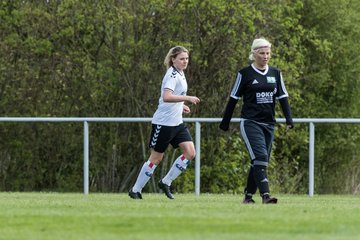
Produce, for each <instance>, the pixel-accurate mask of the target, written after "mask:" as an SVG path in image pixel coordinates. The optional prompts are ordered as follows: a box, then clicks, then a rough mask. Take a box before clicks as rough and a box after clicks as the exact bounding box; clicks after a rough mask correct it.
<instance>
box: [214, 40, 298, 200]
mask: <svg viewBox="0 0 360 240" xmlns="http://www.w3.org/2000/svg"><path fill="white" fill-rule="evenodd" d="M270 55H271V44H270V43H269V41H267V40H266V39H264V38H258V39H255V40H254V41H253V44H252V46H251V53H250V56H249V59H250V60H251V61H253V63H252V64H251V65H250V66H247V67H245V68H243V69H241V70H240V71H238V73H237V75H236V79H235V84H234V86H233V88H232V90H231V93H230V99H229V102H228V104H227V106H226V109H225V113H224V117H223V119H222V122H221V123H220V126H219V127H220V129H222V130H224V131H227V130H228V129H229V123H230V120H231V118H232V114H233V111H234V108H235V105H236V103H237V102H238V100H239V99H240V98H242V100H243V105H242V110H241V121H240V132H241V136H242V138H243V140H244V142H245V145H246V148H247V150H248V152H249V156H250V159H251V166H250V170H249V175H248V179H247V184H246V188H245V191H244V192H245V197H244V200H243V203H245V204H251V203H255V201H254V200H253V198H252V196H253V194H255V192H256V190H257V188H259V191H260V195H261V197H262V202H263V203H265V204H266V203H273V204H276V203H277V199H276V198H274V197H271V196H270V189H269V181H268V179H267V166H268V164H269V159H270V153H271V147H272V143H273V140H274V126H275V100H276V99H278V100H279V102H280V105H281V108H282V111H283V113H284V116H285V118H286V124H287V126H288V128H293V121H292V117H291V110H290V106H289V103H288V100H287V99H288V93H287V91H286V88H285V85H284V82H283V78H282V75H281V72H280V70H279V69H276V68H274V67H271V66H269V65H268V62H269V60H270Z"/></svg>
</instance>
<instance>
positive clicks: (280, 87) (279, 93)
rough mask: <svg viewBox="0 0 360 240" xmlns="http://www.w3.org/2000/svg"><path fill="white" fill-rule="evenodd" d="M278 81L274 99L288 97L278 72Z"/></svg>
mask: <svg viewBox="0 0 360 240" xmlns="http://www.w3.org/2000/svg"><path fill="white" fill-rule="evenodd" d="M279 79H280V81H278V82H277V89H278V91H277V93H276V99H281V98H285V97H289V94H288V92H287V91H286V87H285V83H284V80H283V77H282V74H281V72H279Z"/></svg>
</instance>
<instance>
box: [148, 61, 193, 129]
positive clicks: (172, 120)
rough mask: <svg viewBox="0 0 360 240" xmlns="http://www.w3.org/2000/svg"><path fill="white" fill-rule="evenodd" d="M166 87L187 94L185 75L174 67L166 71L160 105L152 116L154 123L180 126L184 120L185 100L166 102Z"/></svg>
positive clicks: (174, 91) (177, 92)
mask: <svg viewBox="0 0 360 240" xmlns="http://www.w3.org/2000/svg"><path fill="white" fill-rule="evenodd" d="M165 89H170V90H171V91H173V94H174V95H182V96H186V92H187V82H186V78H185V75H184V74H183V73H179V72H178V71H177V70H176V68H174V67H170V68H169V69H168V70H167V71H166V74H165V76H164V78H163V81H162V84H161V96H160V98H159V105H158V108H157V110H156V112H155V113H154V116H153V118H152V123H153V124H158V125H164V126H178V125H180V124H181V123H182V122H183V119H182V113H183V106H184V102H164V99H163V93H164V90H165Z"/></svg>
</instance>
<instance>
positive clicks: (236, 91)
mask: <svg viewBox="0 0 360 240" xmlns="http://www.w3.org/2000/svg"><path fill="white" fill-rule="evenodd" d="M241 80H242V73H241V72H240V71H239V72H238V73H237V75H236V79H235V83H234V86H233V88H232V90H231V93H230V97H231V98H234V99H236V100H239V99H240V98H241V97H242V84H241V82H242V81H241Z"/></svg>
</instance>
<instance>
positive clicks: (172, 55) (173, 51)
mask: <svg viewBox="0 0 360 240" xmlns="http://www.w3.org/2000/svg"><path fill="white" fill-rule="evenodd" d="M182 52H186V53H188V54H189V51H188V50H187V49H186V48H184V47H183V46H176V47H173V48H171V49H170V50H169V52H168V53H167V55H166V57H165V60H164V64H165V66H166V68H169V67H171V66H172V65H173V62H172V59H173V58H176V56H177V55H178V54H180V53H182Z"/></svg>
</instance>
